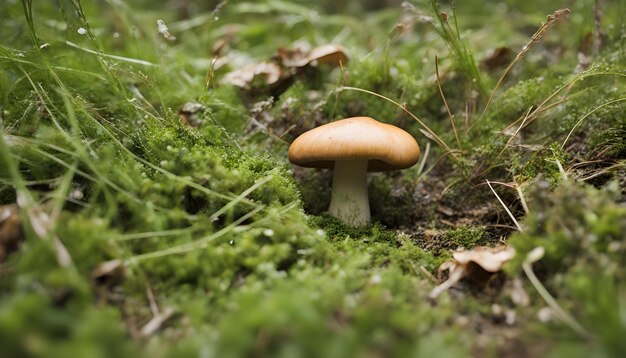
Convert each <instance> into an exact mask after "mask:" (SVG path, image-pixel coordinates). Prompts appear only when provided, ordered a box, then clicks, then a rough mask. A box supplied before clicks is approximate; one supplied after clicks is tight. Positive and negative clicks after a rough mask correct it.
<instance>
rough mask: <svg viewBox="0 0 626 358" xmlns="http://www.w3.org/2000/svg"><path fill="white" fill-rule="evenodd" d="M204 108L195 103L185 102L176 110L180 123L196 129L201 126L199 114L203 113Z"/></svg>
mask: <svg viewBox="0 0 626 358" xmlns="http://www.w3.org/2000/svg"><path fill="white" fill-rule="evenodd" d="M204 109H205V108H204V106H203V105H202V104H200V103H197V102H187V103H185V104H183V106H182V107H181V108H180V109H179V110H178V118H180V121H181V122H182V123H184V124H186V125H188V126H190V127H193V128H197V127H199V126H200V125H202V122H203V121H202V118H200V114H202V112H204Z"/></svg>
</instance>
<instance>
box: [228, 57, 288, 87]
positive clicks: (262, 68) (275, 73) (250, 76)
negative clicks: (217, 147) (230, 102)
mask: <svg viewBox="0 0 626 358" xmlns="http://www.w3.org/2000/svg"><path fill="white" fill-rule="evenodd" d="M280 76H281V70H280V66H278V65H277V64H275V63H272V62H263V63H258V64H252V65H248V66H245V67H242V68H240V69H238V70H235V71H232V72H229V73H227V74H226V75H225V76H224V79H223V80H222V81H223V82H224V83H226V84H231V85H233V86H237V87H240V88H250V87H251V86H252V85H253V84H254V83H255V82H257V81H263V83H264V84H266V85H270V86H271V85H273V84H275V83H276V82H278V80H279V79H280Z"/></svg>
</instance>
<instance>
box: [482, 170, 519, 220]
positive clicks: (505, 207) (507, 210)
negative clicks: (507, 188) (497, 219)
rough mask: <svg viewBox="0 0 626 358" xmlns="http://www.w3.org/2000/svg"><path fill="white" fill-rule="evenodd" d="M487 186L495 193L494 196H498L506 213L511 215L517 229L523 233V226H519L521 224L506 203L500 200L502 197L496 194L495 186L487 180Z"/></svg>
mask: <svg viewBox="0 0 626 358" xmlns="http://www.w3.org/2000/svg"><path fill="white" fill-rule="evenodd" d="M487 185H489V189H491V192H492V193H493V195H495V196H496V199H498V201H499V202H500V204H501V205H502V207H503V208H504V210H506V213H507V214H509V217H510V218H511V220H513V223H514V224H515V226H516V227H517V230H519V231H522V226H521V225H520V224H519V222H517V219H516V218H515V216H513V213H511V210H509V208H508V207H507V206H506V204H504V201H502V199H500V195H498V193H496V191H495V190H493V186H491V182H490V181H489V180H487Z"/></svg>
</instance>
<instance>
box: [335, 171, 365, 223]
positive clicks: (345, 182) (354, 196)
mask: <svg viewBox="0 0 626 358" xmlns="http://www.w3.org/2000/svg"><path fill="white" fill-rule="evenodd" d="M367 163H368V161H367V160H363V159H357V160H337V161H335V172H334V173H333V192H332V198H331V200H330V207H329V208H328V212H329V213H330V214H331V215H332V216H335V217H337V218H339V219H341V220H342V221H343V222H344V223H346V224H348V225H351V226H363V225H367V224H368V223H369V221H370V202H369V198H368V197H367Z"/></svg>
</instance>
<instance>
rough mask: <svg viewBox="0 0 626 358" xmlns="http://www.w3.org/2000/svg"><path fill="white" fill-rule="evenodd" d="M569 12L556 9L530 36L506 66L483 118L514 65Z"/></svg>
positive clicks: (486, 106)
mask: <svg viewBox="0 0 626 358" xmlns="http://www.w3.org/2000/svg"><path fill="white" fill-rule="evenodd" d="M569 13H570V10H569V9H567V8H566V9H560V10H556V11H555V12H554V13H553V14H552V15H548V17H547V18H546V22H544V23H543V24H541V26H540V27H539V29H538V30H537V32H535V33H534V34H533V36H532V37H531V38H530V40H529V41H528V42H527V43H526V44H525V45H524V46H523V47H522V49H521V50H520V52H518V53H517V55H516V56H515V58H514V59H513V61H511V63H510V64H509V65H508V66H507V67H506V69H505V70H504V72H503V73H502V76H500V78H499V79H498V82H497V83H496V86H495V87H494V88H493V91H491V95H490V96H489V99H488V100H487V104H486V105H485V108H484V109H483V113H482V114H481V115H480V118H482V117H483V116H484V115H485V113H486V112H487V109H488V108H489V105H490V104H491V101H492V100H493V97H494V96H495V94H496V92H497V91H498V88H500V85H501V84H502V81H504V78H505V77H506V75H507V74H508V73H509V72H510V71H511V68H513V66H515V64H516V63H517V62H518V61H519V60H520V59H521V58H522V57H523V56H524V55H525V54H526V53H527V52H528V50H530V47H531V46H532V45H533V44H534V43H535V42H537V41H539V40H540V39H541V37H542V36H543V35H544V33H545V32H546V31H547V30H548V29H549V28H550V27H551V26H552V25H554V23H556V22H557V21H558V20H559V19H560V18H562V17H563V16H564V15H567V14H569Z"/></svg>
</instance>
